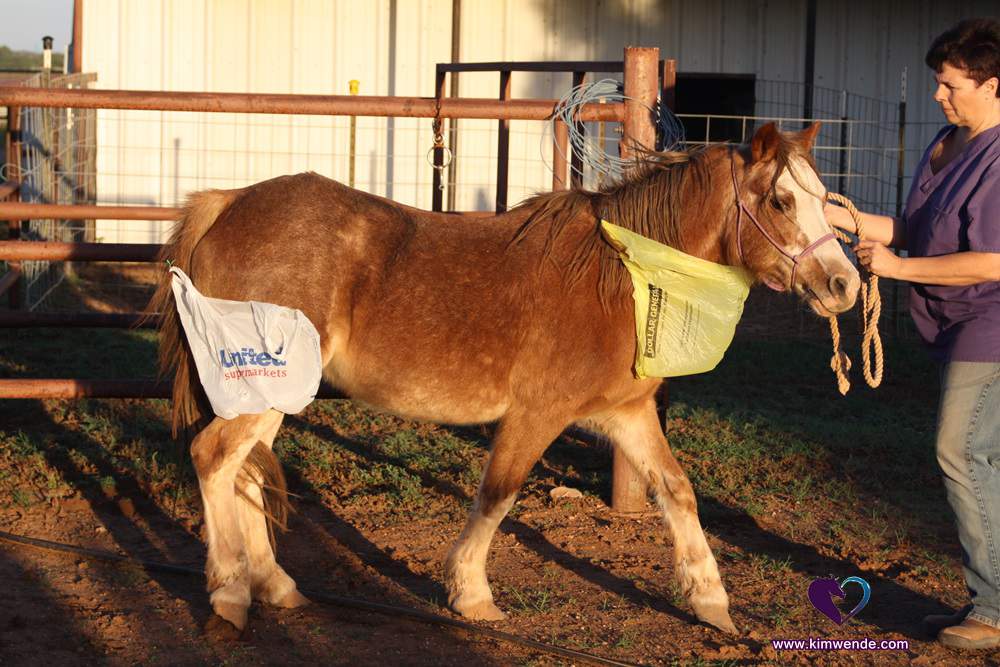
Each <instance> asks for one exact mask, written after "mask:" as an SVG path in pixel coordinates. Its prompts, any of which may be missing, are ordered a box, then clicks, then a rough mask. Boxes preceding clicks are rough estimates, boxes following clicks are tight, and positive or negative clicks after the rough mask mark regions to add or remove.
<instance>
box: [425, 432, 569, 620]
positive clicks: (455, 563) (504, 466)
mask: <svg viewBox="0 0 1000 667" xmlns="http://www.w3.org/2000/svg"><path fill="white" fill-rule="evenodd" d="M552 423H553V422H551V421H550V422H549V424H543V423H539V420H538V419H534V420H533V419H532V418H531V417H528V416H526V415H525V416H511V415H508V416H506V417H504V419H503V420H502V421H501V422H500V424H499V426H498V427H497V431H496V434H495V435H494V436H493V446H492V448H491V450H490V455H489V458H488V460H487V462H486V470H485V471H484V472H483V480H482V482H480V484H479V492H478V494H477V495H476V501H475V503H473V506H472V513H471V514H470V515H469V519H468V521H467V522H466V524H465V528H464V529H463V530H462V534H461V535H460V536H459V538H458V540H457V541H456V542H455V544H454V546H452V548H451V552H450V553H449V554H448V560H447V561H446V562H445V587H446V588H447V589H448V606H450V607H451V608H452V610H453V611H455V612H456V613H459V614H461V615H462V616H465V617H466V618H471V619H478V620H488V621H496V620H500V619H502V618H504V613H503V612H502V611H500V609H498V608H497V606H496V605H495V604H493V593H492V592H491V591H490V584H489V581H488V580H487V578H486V556H487V553H488V552H489V549H490V542H491V541H492V540H493V534H494V533H495V532H496V529H497V526H499V525H500V521H502V520H503V518H504V516H506V514H507V511H508V510H510V508H511V505H513V504H514V499H515V497H516V496H517V490H518V489H519V488H520V487H521V484H523V483H524V480H525V479H526V478H527V476H528V473H529V472H530V471H531V468H532V466H534V465H535V462H536V461H537V460H538V458H539V457H540V456H541V455H542V453H543V452H544V451H545V449H546V447H548V446H549V443H551V442H552V440H553V439H554V438H555V437H556V436H558V435H559V433H560V432H561V431H562V428H563V425H564V424H563V423H562V422H559V425H558V427H557V428H553V426H551V425H550V424H552Z"/></svg>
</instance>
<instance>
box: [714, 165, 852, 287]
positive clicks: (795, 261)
mask: <svg viewBox="0 0 1000 667" xmlns="http://www.w3.org/2000/svg"><path fill="white" fill-rule="evenodd" d="M729 164H730V166H731V167H732V172H733V191H734V192H735V193H736V247H737V248H738V249H739V252H740V262H742V263H743V266H746V264H747V262H746V259H745V258H744V257H743V214H744V213H746V214H747V217H748V218H750V221H751V222H753V224H754V225H755V226H756V227H757V229H758V230H759V231H760V233H761V234H763V235H764V238H765V239H767V240H768V241H769V242H770V243H771V245H773V246H774V247H775V249H776V250H777V251H778V252H780V253H781V254H782V255H784V256H785V257H787V258H788V259H790V260H791V261H792V279H791V281H790V282H789V283H788V289H789V291H794V287H795V272H796V271H797V270H798V268H799V261H801V260H802V259H803V258H805V257H808V256H809V255H811V254H812V251H813V250H815V249H816V248H817V247H818V246H819V245H820V244H822V243H825V242H827V241H829V240H830V239H836V238H837V237H836V235H835V234H834V233H833V232H830V233H829V234H825V235H823V236H821V237H819V238H818V239H816V240H815V241H813V242H812V243H810V244H809V245H807V246H806V247H805V248H803V250H802V252H800V253H799V254H797V255H793V254H791V253H789V252H788V251H787V250H785V249H784V248H782V247H781V244H779V243H778V242H777V241H775V240H774V237H773V236H771V235H770V234H768V232H767V230H766V229H764V226H763V225H762V224H760V221H759V220H757V216H755V215H754V214H753V212H752V211H751V210H750V209H749V208H747V205H746V204H744V203H743V198H742V197H741V196H740V185H739V182H738V181H737V180H736V160H735V159H731V160H730V163H729Z"/></svg>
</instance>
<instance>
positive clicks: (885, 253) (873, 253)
mask: <svg viewBox="0 0 1000 667" xmlns="http://www.w3.org/2000/svg"><path fill="white" fill-rule="evenodd" d="M854 254H856V255H857V256H858V263H860V264H861V266H863V267H865V268H866V269H867V270H868V272H869V273H873V274H875V275H876V276H880V277H882V278H897V277H899V273H900V269H901V268H902V265H903V259H902V258H901V257H899V256H898V255H896V254H895V253H894V252H892V251H891V250H889V248H887V247H886V246H885V245H883V244H881V243H879V242H878V241H860V242H859V243H858V244H857V245H856V246H854Z"/></svg>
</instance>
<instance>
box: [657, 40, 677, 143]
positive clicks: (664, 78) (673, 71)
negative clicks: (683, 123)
mask: <svg viewBox="0 0 1000 667" xmlns="http://www.w3.org/2000/svg"><path fill="white" fill-rule="evenodd" d="M660 100H662V102H663V106H665V107H666V108H668V109H670V110H671V111H676V110H677V61H676V60H674V59H673V58H666V59H665V60H664V61H663V69H662V71H661V73H660ZM664 148H666V146H662V145H659V146H657V147H656V149H657V150H663V149H664Z"/></svg>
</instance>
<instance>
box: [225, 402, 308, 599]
mask: <svg viewBox="0 0 1000 667" xmlns="http://www.w3.org/2000/svg"><path fill="white" fill-rule="evenodd" d="M280 426H281V419H280V418H279V419H278V420H277V421H276V422H275V423H274V425H273V427H271V429H270V431H269V432H267V433H265V434H264V435H263V436H262V437H261V439H260V441H258V442H257V443H256V444H255V445H254V447H253V448H252V449H251V450H250V453H249V454H248V455H247V459H246V461H245V462H244V464H243V468H242V470H241V471H240V472H239V473H238V474H237V476H236V488H237V491H238V493H237V496H238V499H237V509H238V511H239V516H240V525H241V527H242V529H243V540H244V544H245V546H246V551H247V562H248V565H249V567H250V593H251V595H252V597H253V598H254V599H255V600H260V601H261V602H266V603H268V604H272V605H275V606H277V607H299V606H301V605H304V604H307V603H308V602H309V600H307V599H306V598H305V597H304V596H303V595H302V594H301V593H299V591H298V589H297V588H296V586H295V581H294V580H293V579H292V578H291V577H289V576H288V574H287V573H286V572H285V570H284V569H283V568H282V567H281V566H280V565H278V563H277V561H276V560H275V557H274V540H273V537H274V533H273V532H272V531H273V525H272V526H270V527H269V526H268V522H272V523H276V524H277V525H279V526H281V527H282V528H284V525H285V516H286V514H287V511H288V500H287V494H286V491H285V477H284V475H283V474H282V472H281V464H280V463H279V462H278V459H277V458H276V457H275V455H274V452H273V451H272V446H273V444H274V436H275V435H276V434H277V432H278V428H279V427H280ZM262 485H267V487H269V488H268V489H267V492H266V494H265V492H264V490H263V488H262ZM265 495H267V496H268V500H269V502H265ZM265 512H266V513H267V514H265ZM268 514H269V515H270V516H268Z"/></svg>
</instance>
